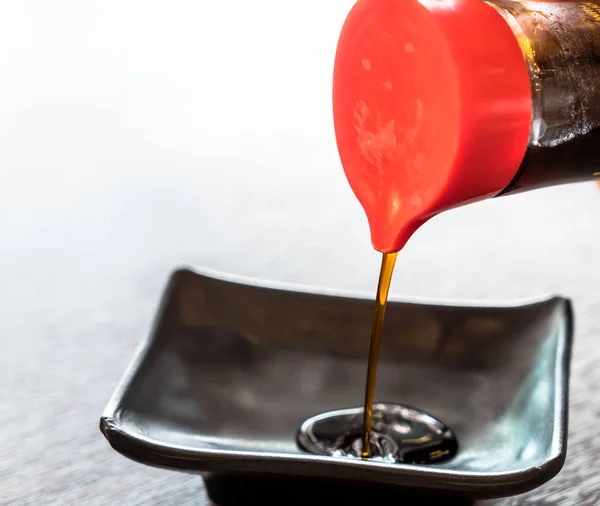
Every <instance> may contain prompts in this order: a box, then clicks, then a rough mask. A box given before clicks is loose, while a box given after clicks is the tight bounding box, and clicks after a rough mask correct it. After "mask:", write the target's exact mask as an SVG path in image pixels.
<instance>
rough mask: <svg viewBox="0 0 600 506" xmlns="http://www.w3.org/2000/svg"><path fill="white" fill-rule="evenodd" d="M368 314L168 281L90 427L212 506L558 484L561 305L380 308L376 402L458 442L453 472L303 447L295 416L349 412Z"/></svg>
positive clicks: (281, 294) (275, 294)
mask: <svg viewBox="0 0 600 506" xmlns="http://www.w3.org/2000/svg"><path fill="white" fill-rule="evenodd" d="M372 306H373V301H372V299H371V297H369V296H355V295H339V294H333V293H309V292H308V291H306V290H304V289H299V288H292V289H282V288H277V287H272V286H266V285H262V286H261V285H259V284H253V282H249V281H247V280H239V279H235V278H230V279H227V278H224V277H217V276H213V275H207V274H200V273H195V272H192V271H188V270H181V271H177V272H175V273H174V274H173V276H172V278H171V280H170V282H169V284H168V287H167V289H166V291H165V294H164V296H163V300H162V304H161V306H160V310H159V312H158V316H157V318H156V322H155V326H154V329H153V331H152V333H151V335H150V337H149V338H147V339H145V340H144V341H143V342H142V344H141V346H140V348H139V350H138V352H137V354H136V356H135V358H134V359H133V361H132V363H131V365H130V367H129V369H128V371H127V372H126V374H125V376H124V378H123V379H122V381H121V383H120V385H119V386H118V388H117V389H116V391H115V393H114V395H113V397H112V399H111V400H110V402H109V404H108V406H107V407H106V410H105V412H104V414H103V416H102V418H101V421H100V426H101V430H102V432H103V433H104V435H105V436H106V438H107V439H108V441H109V442H110V444H111V445H112V446H113V448H114V449H116V450H117V451H118V452H120V453H122V454H123V455H125V456H127V457H130V458H131V459H133V460H136V461H139V462H142V463H144V464H148V465H152V466H159V467H165V468H169V469H173V470H179V471H186V472H197V473H201V474H202V475H203V476H204V477H205V480H206V483H207V486H208V491H209V494H210V495H211V497H213V499H214V498H215V497H217V498H218V500H219V501H220V502H225V499H224V498H223V494H224V491H227V490H228V491H229V492H230V494H229V495H231V494H233V495H235V494H236V493H238V494H239V493H240V487H238V486H234V485H232V484H235V483H240V480H242V481H243V480H244V477H247V476H250V477H251V478H252V479H251V480H250V481H246V483H253V484H254V485H256V486H258V485H257V484H259V483H261V481H264V480H265V479H270V477H273V478H274V477H278V478H279V479H280V480H281V479H283V480H288V481H290V480H292V479H294V480H296V481H295V483H297V480H304V479H318V480H320V481H321V482H323V481H325V482H327V483H328V484H330V485H331V486H336V487H340V489H348V488H349V487H360V486H363V485H365V486H367V487H369V486H372V485H377V487H378V489H381V490H384V489H386V490H389V487H403V488H405V487H407V488H408V489H409V490H413V491H428V492H439V493H451V494H457V495H459V496H465V497H469V498H487V497H499V496H508V495H513V494H517V493H521V492H524V491H527V490H530V489H533V488H535V487H537V486H539V485H541V484H542V483H544V482H546V481H547V480H549V479H551V478H552V477H553V476H555V475H556V474H557V473H558V472H559V470H560V469H561V467H562V465H563V462H564V459H565V454H566V441H567V410H568V377H569V362H570V352H571V341H572V315H571V305H570V302H569V301H568V300H566V299H563V298H559V297H556V298H549V299H545V300H538V301H534V302H528V303H525V304H523V305H512V306H501V307H498V306H496V307H491V306H490V307H476V306H471V305H462V306H454V305H449V304H430V303H423V302H392V303H391V304H390V305H389V307H388V312H387V317H386V323H385V330H384V335H383V342H382V347H381V363H380V367H379V376H378V385H377V395H376V399H377V400H379V401H385V402H397V403H400V404H406V405H409V406H415V407H418V408H420V409H423V410H425V411H427V412H428V413H431V414H432V415H433V416H436V417H438V418H439V419H441V420H443V421H444V422H445V423H446V424H447V425H448V426H450V427H451V428H452V429H453V430H454V431H455V432H456V434H457V437H458V441H459V446H460V450H459V453H458V454H457V455H456V457H454V458H453V459H452V460H450V461H448V462H444V463H441V464H437V465H428V466H419V465H410V464H406V465H405V464H389V463H383V462H377V463H375V462H364V461H361V460H346V459H334V458H331V457H322V456H316V455H312V454H308V453H305V452H304V451H302V450H300V449H299V448H298V446H297V445H296V441H295V436H296V431H297V429H298V427H299V426H300V424H301V423H302V422H303V421H304V420H305V419H306V418H308V417H310V416H312V415H315V414H317V413H320V412H323V411H327V410H331V409H338V408H346V407H352V406H358V405H360V403H361V401H362V396H363V388H364V376H365V367H366V353H367V348H368V336H369V330H370V324H371V311H372ZM290 483H291V482H290ZM227 484H229V485H227ZM331 486H328V490H331ZM267 488H269V486H267ZM271 488H272V487H271ZM284 488H286V489H287V490H290V487H284ZM300 488H302V487H300ZM225 495H227V494H225ZM246 497H248V495H247V494H246Z"/></svg>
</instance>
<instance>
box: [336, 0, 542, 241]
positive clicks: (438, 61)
mask: <svg viewBox="0 0 600 506" xmlns="http://www.w3.org/2000/svg"><path fill="white" fill-rule="evenodd" d="M333 114H334V124H335V133H336V139H337V145H338V150H339V154H340V158H341V161H342V165H343V167H344V171H345V173H346V177H347V178H348V181H349V183H350V185H351V187H352V189H353V191H354V193H355V195H356V197H357V198H358V200H359V201H360V203H361V204H362V206H363V208H364V210H365V212H366V214H367V218H368V221H369V226H370V229H371V241H372V243H373V246H374V248H375V249H377V250H379V251H381V252H384V253H389V252H393V251H398V250H400V249H401V248H402V247H403V246H404V244H405V243H406V241H408V239H409V238H410V236H411V235H412V234H413V233H414V232H415V231H416V230H417V229H418V228H419V227H420V226H421V225H422V224H423V223H425V222H426V221H427V220H428V219H429V218H431V217H432V216H435V215H436V214H438V213H440V212H441V211H444V210H446V209H450V208H452V207H457V206H459V205H462V204H465V203H467V202H472V201H476V200H481V199H484V198H488V197H492V196H495V195H497V194H498V193H499V192H500V191H502V190H503V189H504V188H505V187H506V186H507V185H508V184H509V183H510V181H511V180H512V179H513V177H514V175H515V173H516V172H517V170H518V168H519V164H520V163H521V160H522V159H523V156H524V155H525V151H526V149H527V144H528V140H529V132H530V125H531V117H532V99H531V88H530V79H529V74H528V68H527V64H526V61H525V58H524V56H523V52H522V51H521V48H520V46H519V43H518V41H517V38H516V37H515V35H514V34H513V32H512V31H511V29H510V27H509V25H508V24H507V22H506V21H505V20H504V18H503V17H502V16H501V15H500V14H499V13H498V11H496V10H495V9H494V8H493V7H491V6H490V5H488V4H486V3H484V2H483V1H481V0H428V1H427V0H421V1H418V0H359V1H358V2H357V3H356V4H355V5H354V7H353V8H352V10H351V12H350V13H349V15H348V17H347V19H346V21H345V23H344V26H343V28H342V32H341V34H340V38H339V42H338V47H337V52H336V58H335V67H334V78H333Z"/></svg>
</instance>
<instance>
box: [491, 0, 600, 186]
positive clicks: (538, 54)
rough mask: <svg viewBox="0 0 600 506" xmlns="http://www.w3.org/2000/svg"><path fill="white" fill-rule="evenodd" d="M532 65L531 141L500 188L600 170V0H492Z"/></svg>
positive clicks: (567, 179) (589, 175)
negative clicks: (507, 180)
mask: <svg viewBox="0 0 600 506" xmlns="http://www.w3.org/2000/svg"><path fill="white" fill-rule="evenodd" d="M488 4H489V5H491V6H492V7H494V8H495V9H496V10H497V11H498V12H499V13H500V14H501V15H502V16H503V17H504V19H505V20H506V21H507V23H508V25H509V26H510V27H511V29H512V30H513V32H514V34H515V36H516V37H517V40H518V41H519V46H520V47H521V50H522V52H523V55H524V57H525V60H526V61H527V65H528V68H529V76H530V84H531V94H532V104H533V107H532V118H531V130H530V139H529V145H528V148H527V151H526V154H525V156H524V158H523V161H522V163H521V165H520V166H519V168H518V171H517V172H516V174H515V177H514V178H513V180H512V182H511V183H510V184H509V185H508V186H507V187H506V188H505V190H504V191H503V192H501V195H506V194H511V193H517V192H522V191H527V190H532V189H535V188H541V187H545V186H551V185H556V184H563V183H571V182H578V181H587V180H592V179H595V178H597V177H598V176H599V175H600V174H599V173H598V172H599V171H600V0H596V1H591V2H556V3H547V2H531V1H519V2H517V1H512V0H490V1H489V2H488Z"/></svg>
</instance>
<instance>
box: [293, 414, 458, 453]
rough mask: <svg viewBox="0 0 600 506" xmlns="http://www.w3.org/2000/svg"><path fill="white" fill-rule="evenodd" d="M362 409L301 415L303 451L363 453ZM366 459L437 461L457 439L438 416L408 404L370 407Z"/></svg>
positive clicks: (299, 436) (450, 450)
mask: <svg viewBox="0 0 600 506" xmlns="http://www.w3.org/2000/svg"><path fill="white" fill-rule="evenodd" d="M362 418H363V408H362V407H358V408H350V409H340V410H337V411H328V412H327V413H321V414H320V415H316V416H313V417H312V418H309V419H308V420H306V421H305V422H304V423H303V424H302V425H301V426H300V429H299V430H298V434H297V436H296V438H297V442H298V445H299V446H300V447H301V448H302V449H304V450H306V451H307V452H310V453H314V454H316V455H326V456H329V457H338V458H339V457H347V458H351V459H360V458H363V457H362V448H363V442H362V432H363V420H362ZM369 439H370V444H371V446H370V448H371V454H370V456H369V459H370V460H375V461H379V462H388V463H406V464H438V463H441V462H444V461H447V460H448V459H451V458H452V457H453V456H454V455H455V454H456V452H457V451H458V441H457V440H456V436H455V435H454V432H452V430H451V429H449V428H448V427H447V426H446V425H444V423H443V422H442V421H441V420H438V419H436V418H434V417H433V416H431V415H429V414H428V413H425V412H424V411H420V410H418V409H415V408H411V407H408V406H402V405H400V404H391V403H377V404H375V405H374V406H373V429H372V430H371V433H370V438H369Z"/></svg>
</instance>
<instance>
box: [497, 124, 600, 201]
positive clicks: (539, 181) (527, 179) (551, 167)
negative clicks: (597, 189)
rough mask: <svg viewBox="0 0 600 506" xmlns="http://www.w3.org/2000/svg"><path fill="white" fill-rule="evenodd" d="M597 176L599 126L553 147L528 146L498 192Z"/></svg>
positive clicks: (576, 180) (525, 189)
mask: <svg viewBox="0 0 600 506" xmlns="http://www.w3.org/2000/svg"><path fill="white" fill-rule="evenodd" d="M598 177H600V128H597V129H595V130H592V131H591V132H588V133H586V134H584V135H579V136H577V137H574V138H573V139H570V140H568V141H564V142H562V143H561V144H558V145H556V146H530V147H529V148H528V149H527V153H526V154H525V158H524V159H523V162H522V163H521V167H520V168H519V172H518V173H517V175H516V177H515V179H514V180H513V182H512V183H511V184H510V185H509V186H508V187H507V188H506V189H505V190H504V191H503V192H502V193H501V195H509V194H513V193H519V192H522V191H528V190H534V189H536V188H543V187H545V186H552V185H557V184H564V183H576V182H580V181H589V180H592V179H595V178H598Z"/></svg>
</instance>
